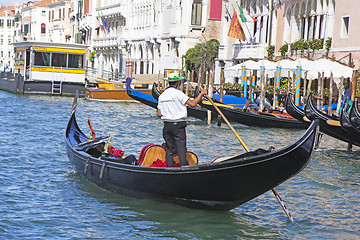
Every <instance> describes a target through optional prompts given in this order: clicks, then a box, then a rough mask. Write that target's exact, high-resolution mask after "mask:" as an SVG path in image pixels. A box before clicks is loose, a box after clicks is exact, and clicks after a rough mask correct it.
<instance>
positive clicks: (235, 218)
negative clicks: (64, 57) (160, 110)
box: [0, 91, 360, 239]
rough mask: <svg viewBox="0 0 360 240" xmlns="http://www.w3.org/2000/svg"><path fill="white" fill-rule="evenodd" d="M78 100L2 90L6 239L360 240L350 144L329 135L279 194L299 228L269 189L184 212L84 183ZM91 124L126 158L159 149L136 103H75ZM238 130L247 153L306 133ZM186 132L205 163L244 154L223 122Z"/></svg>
mask: <svg viewBox="0 0 360 240" xmlns="http://www.w3.org/2000/svg"><path fill="white" fill-rule="evenodd" d="M72 101H73V99H72V98H70V97H53V96H24V95H15V94H11V93H7V92H3V91H0V132H1V137H0V201H1V203H0V239H55V238H61V239H63V238H65V239H359V238H360V211H359V210H360V148H354V149H353V151H352V152H347V151H346V144H344V143H342V142H339V141H337V140H335V139H333V138H330V137H328V136H323V138H322V141H321V144H320V147H319V148H318V149H317V150H316V151H315V153H314V154H313V156H312V159H311V161H310V163H309V165H308V166H307V167H306V168H305V169H304V170H303V171H302V172H301V173H300V174H298V175H296V176H295V177H293V178H292V179H290V180H289V181H287V182H285V183H283V184H282V185H280V186H278V187H277V188H276V189H277V191H278V192H279V194H280V196H281V197H282V199H283V200H284V202H285V204H286V206H287V207H288V209H289V211H290V213H291V214H292V215H293V217H294V219H295V221H296V222H295V223H291V222H290V221H289V220H288V219H287V217H286V215H285V214H284V213H283V211H282V209H281V207H280V205H279V203H278V202H277V200H276V199H275V197H274V196H273V194H272V192H271V191H269V192H267V193H265V194H263V195H261V196H259V197H257V198H256V199H253V200H251V201H249V202H247V203H245V204H243V205H241V206H240V207H238V208H236V209H234V210H232V211H226V212H216V211H204V210H194V209H187V208H184V207H179V206H175V205H172V204H164V203H159V202H155V201H151V200H145V199H134V198H130V197H125V196H119V195H116V194H113V193H111V192H109V191H105V190H103V189H100V188H98V187H97V186H95V185H93V184H92V183H89V182H87V181H86V180H83V179H82V178H81V177H80V176H79V175H78V174H77V173H76V172H75V171H74V168H73V166H71V164H70V162H69V161H68V159H67V156H66V153H65V144H64V133H65V127H66V124H67V121H68V119H69V116H70V111H71V105H72ZM87 118H89V119H90V121H91V123H92V125H93V127H94V130H95V132H96V134H97V136H100V135H107V134H111V136H112V138H111V143H112V145H114V146H115V147H117V148H120V149H122V150H124V151H125V154H134V155H136V156H138V154H139V152H140V149H141V147H142V146H144V145H146V144H148V143H162V134H161V132H162V122H161V120H160V119H158V118H157V117H156V113H155V110H154V109H152V108H150V107H147V106H145V105H142V104H140V103H100V102H88V101H85V100H83V99H79V102H78V108H77V119H78V123H79V125H80V127H81V128H82V129H83V131H84V132H88V133H89V134H90V130H89V127H88V126H87ZM233 126H234V128H235V129H236V131H237V132H238V134H239V135H240V136H241V137H242V139H243V140H244V142H245V143H246V144H247V146H248V147H249V148H250V149H256V148H259V147H263V148H267V147H268V146H270V145H272V146H274V147H276V148H281V147H283V146H286V145H288V144H290V143H292V142H294V141H295V140H296V139H297V138H298V137H299V136H300V135H301V134H302V133H303V132H304V131H303V130H284V129H275V128H273V129H261V128H255V127H246V126H242V125H240V124H234V125H233ZM187 133H188V135H187V136H188V149H189V150H191V151H194V152H195V153H196V154H197V155H198V156H199V159H200V164H202V163H206V162H209V161H211V160H212V159H214V158H216V157H219V156H227V155H233V154H238V153H239V152H244V150H243V148H242V146H241V145H240V143H239V142H238V140H237V139H236V138H235V137H234V135H233V133H232V132H231V131H230V130H229V129H228V128H227V126H226V125H225V124H222V126H221V127H218V126H217V125H216V124H215V123H213V124H211V125H207V123H206V122H205V121H200V120H196V119H189V121H188V127H187ZM209 184H210V185H211V184H213V183H212V182H209ZM233 184H244V183H236V182H234V183H233ZM245 184H246V183H245ZM249 184H250V183H249Z"/></svg>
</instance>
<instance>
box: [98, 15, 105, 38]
mask: <svg viewBox="0 0 360 240" xmlns="http://www.w3.org/2000/svg"><path fill="white" fill-rule="evenodd" d="M98 18H99V23H100V26H101V28H102V30H104V33H106V31H105V27H104V24H102V21H101V16H100V12H98Z"/></svg>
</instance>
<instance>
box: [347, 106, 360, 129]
mask: <svg viewBox="0 0 360 240" xmlns="http://www.w3.org/2000/svg"><path fill="white" fill-rule="evenodd" d="M349 121H350V124H351V126H352V127H353V128H354V129H356V131H358V132H359V133H360V111H359V102H358V100H355V102H354V103H353V104H352V105H351V108H350V113H349Z"/></svg>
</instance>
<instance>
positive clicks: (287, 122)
mask: <svg viewBox="0 0 360 240" xmlns="http://www.w3.org/2000/svg"><path fill="white" fill-rule="evenodd" d="M213 101H214V102H217V106H218V108H219V109H220V110H221V111H222V113H223V114H224V115H225V117H226V118H228V120H229V121H234V122H238V123H241V124H244V125H247V126H257V127H270V128H297V129H304V128H306V127H307V126H306V124H304V123H303V122H301V121H299V120H297V119H295V118H293V117H291V116H290V115H287V114H275V113H267V112H260V111H254V110H243V109H242V108H239V107H234V106H231V105H228V104H223V103H219V101H217V100H215V99H214V100H213ZM199 104H200V106H202V107H204V108H207V109H209V110H210V111H212V112H214V113H215V112H217V111H216V109H215V108H214V106H213V105H212V104H211V103H210V102H209V101H208V99H207V98H206V97H203V99H202V101H201V102H200V103H199Z"/></svg>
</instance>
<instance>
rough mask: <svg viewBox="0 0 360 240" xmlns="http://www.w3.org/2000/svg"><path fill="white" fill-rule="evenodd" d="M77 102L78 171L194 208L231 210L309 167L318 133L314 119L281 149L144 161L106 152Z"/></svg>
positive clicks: (71, 146)
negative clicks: (205, 160) (181, 162)
mask: <svg viewBox="0 0 360 240" xmlns="http://www.w3.org/2000/svg"><path fill="white" fill-rule="evenodd" d="M74 103H75V104H74V105H73V106H74V107H73V111H72V114H71V117H70V120H69V122H68V125H67V128H66V133H65V145H66V151H67V155H68V158H69V160H70V161H71V163H72V164H73V165H74V166H75V169H76V171H77V172H78V174H79V175H81V176H82V177H83V178H85V179H87V180H89V181H90V182H92V183H95V184H97V185H98V186H100V187H102V188H104V189H108V190H110V191H112V192H115V193H118V194H123V195H127V196H132V197H136V198H148V199H153V200H158V201H164V202H170V203H175V204H178V205H182V206H186V207H191V208H199V209H213V210H230V209H233V208H235V207H237V206H239V205H241V204H243V203H245V202H247V201H249V200H251V199H253V198H255V197H257V196H259V195H261V194H263V193H265V192H267V191H268V190H271V189H272V188H274V187H276V186H278V185H279V184H281V183H283V182H284V181H286V180H288V179H290V178H291V177H293V176H295V175H296V174H297V173H299V172H300V171H301V170H302V169H304V168H305V166H306V165H307V164H308V162H309V160H310V157H311V154H312V152H313V149H314V146H315V144H316V141H317V139H318V138H317V135H318V127H317V126H318V123H317V121H314V122H313V123H312V124H311V125H310V127H309V128H308V129H307V130H306V131H305V133H304V134H303V135H302V136H301V137H300V138H299V139H298V140H297V141H295V142H294V143H292V144H290V145H289V146H286V147H284V148H281V149H278V150H274V151H266V150H258V151H255V152H249V153H245V154H241V153H240V154H239V155H236V156H231V157H226V158H221V159H216V160H214V161H213V162H212V163H209V164H199V165H191V166H183V167H172V168H170V167H149V166H142V165H141V164H140V165H137V164H136V162H137V161H134V160H133V161H129V160H128V157H127V158H125V159H123V158H116V157H109V156H108V155H107V154H106V153H105V152H103V151H102V149H104V145H105V144H106V138H95V139H89V137H87V136H86V135H85V134H84V133H83V132H82V131H81V130H80V128H79V126H78V124H77V121H76V117H75V112H76V111H75V110H76V109H75V108H76V105H77V104H76V101H74ZM124 145H125V144H124ZM130 156H131V155H129V157H130ZM138 160H139V159H138ZM155 160H156V159H154V161H155ZM156 161H157V160H156Z"/></svg>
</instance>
